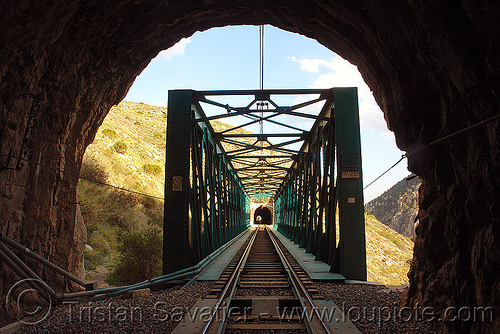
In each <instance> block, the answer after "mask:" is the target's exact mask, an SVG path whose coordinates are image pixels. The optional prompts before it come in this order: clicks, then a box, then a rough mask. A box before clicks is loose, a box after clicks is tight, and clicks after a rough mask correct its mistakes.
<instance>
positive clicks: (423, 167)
mask: <svg viewBox="0 0 500 334" xmlns="http://www.w3.org/2000/svg"><path fill="white" fill-rule="evenodd" d="M260 3H261V1H242V0H235V1H228V0H213V1H198V0H197V1H183V2H171V1H143V0H123V1H119V2H116V1H114V2H112V1H83V0H65V1H63V0H54V1H51V2H41V1H20V2H16V1H2V2H1V3H0V119H1V123H0V154H1V156H0V233H3V234H6V235H8V236H9V237H12V238H14V239H16V240H17V241H19V242H21V243H23V244H25V245H26V246H28V247H30V248H31V249H33V250H34V251H37V252H38V253H40V254H41V255H42V256H44V257H46V258H49V259H50V260H52V261H54V262H55V263H57V264H58V265H60V266H62V267H64V268H67V269H68V270H70V271H72V272H74V273H76V274H78V275H80V276H82V275H83V264H82V257H83V249H84V245H85V238H86V237H85V227H84V225H83V221H82V219H81V215H80V214H79V208H78V205H77V204H76V203H77V202H78V199H77V193H76V185H77V178H76V177H74V176H72V175H71V174H78V173H79V169H80V166H81V161H82V157H83V153H84V151H85V148H86V146H87V145H88V144H89V143H90V142H92V140H93V138H94V135H95V133H96V131H97V129H98V127H99V125H100V124H101V123H102V121H103V119H104V117H105V116H106V113H107V111H108V110H109V108H110V107H111V106H112V105H114V104H117V103H118V102H119V101H121V100H122V99H123V97H124V96H125V95H126V93H127V91H128V89H129V87H130V86H131V84H132V83H133V81H134V79H135V77H136V76H137V75H138V74H139V73H140V72H141V71H142V70H143V69H144V68H145V67H146V66H147V64H148V63H149V61H150V60H151V59H152V58H153V57H154V56H155V55H156V54H157V53H158V52H159V51H161V50H163V49H166V48H168V47H169V46H171V45H173V44H174V43H175V42H177V41H178V40H179V39H181V38H182V37H187V36H190V35H191V34H192V33H194V32H195V31H199V30H205V29H208V28H211V27H215V26H224V25H230V24H257V23H259V22H260V17H261V15H260V14H261V12H262V13H263V17H264V21H265V23H269V24H273V25H275V26H277V27H279V28H282V29H285V30H289V31H292V32H298V33H301V34H303V35H306V36H309V37H312V38H315V39H316V40H318V41H319V42H320V43H322V44H323V45H325V46H326V47H328V48H330V49H331V50H333V51H335V52H337V53H338V54H340V55H341V56H342V57H344V58H346V59H348V60H349V61H351V62H352V63H354V64H355V65H357V66H358V68H359V70H360V72H361V73H362V75H363V77H364V79H365V81H366V82H367V84H368V85H369V86H370V87H371V89H372V90H373V92H374V95H375V98H376V100H377V102H378V103H379V105H380V106H381V108H382V110H384V114H385V119H386V121H387V124H388V127H389V128H390V129H391V130H392V131H394V133H395V135H396V140H397V144H398V146H399V147H400V148H401V149H403V150H406V151H408V152H410V153H412V154H410V155H409V159H408V162H409V167H410V169H411V170H412V171H413V172H415V173H417V174H418V175H419V176H420V177H421V178H422V186H421V189H420V198H419V203H420V210H419V215H418V217H419V225H418V227H417V231H416V234H417V237H416V243H415V253H414V258H413V262H412V266H411V270H410V273H409V278H410V290H409V292H408V294H407V295H406V297H405V302H406V303H408V304H415V303H421V304H422V305H429V306H432V307H435V308H436V309H438V310H443V309H445V308H446V307H449V306H454V307H459V306H469V307H473V306H476V305H479V306H494V307H495V312H496V314H499V312H500V308H499V307H498V305H499V304H500V303H499V298H500V297H499V296H500V241H499V238H500V231H499V221H498V219H499V217H500V209H499V200H498V198H500V197H499V195H500V194H499V189H500V188H499V186H500V184H499V179H500V177H499V175H500V170H499V169H500V168H499V165H500V159H499V154H500V148H499V147H500V145H499V144H500V136H499V132H500V131H499V122H498V121H496V122H490V123H488V124H486V125H484V126H481V127H477V128H475V129H473V130H470V131H468V132H465V133H463V134H461V135H460V136H455V137H453V138H451V139H450V140H446V141H443V142H441V143H440V144H438V145H434V146H432V147H430V148H427V149H424V150H419V151H417V149H418V148H419V147H422V146H423V145H425V144H427V143H430V142H432V141H434V140H436V139H437V138H439V137H442V136H445V135H448V134H450V133H453V132H454V131H457V130H459V129H461V128H464V127H467V126H470V125H472V124H475V123H477V122H479V121H482V120H484V119H486V118H488V117H491V116H494V115H497V114H498V113H499V112H500V111H499V100H498V96H499V90H500V33H499V29H498V26H500V22H499V17H500V10H499V7H498V5H495V2H493V1H491V2H488V1H483V2H472V1H462V2H449V1H415V0H408V1H397V2H390V3H386V2H384V5H383V6H382V5H380V4H379V3H376V2H374V1H369V0H366V1H357V2H356V3H354V2H352V1H342V0H339V1H323V0H316V1H308V0H304V1H284V0H272V1H271V0H269V1H265V2H263V5H262V7H260ZM9 156H13V157H10V158H9ZM16 157H17V158H19V157H21V158H22V159H25V160H19V159H16ZM55 169H61V170H64V171H67V172H69V173H59V172H56V171H55ZM70 173H71V174H70ZM0 275H1V276H2V277H1V281H0V290H2V291H4V292H5V291H6V289H8V287H9V286H10V284H11V283H10V282H11V281H12V280H13V279H14V278H15V277H14V276H13V275H12V274H10V272H9V270H8V269H6V268H5V266H3V267H2V270H1V274H0ZM42 275H43V276H44V277H45V278H46V279H47V280H49V281H50V282H51V283H53V284H55V285H57V286H59V287H60V288H62V289H69V288H70V287H67V286H65V283H64V282H63V281H58V280H56V279H55V278H54V277H53V276H52V274H51V273H49V272H42ZM448 325H449V328H450V329H452V330H456V331H469V330H470V331H474V332H478V333H479V332H486V331H488V330H491V331H493V328H500V321H499V320H498V318H495V320H494V321H493V323H480V322H475V323H474V322H452V323H449V324H448Z"/></svg>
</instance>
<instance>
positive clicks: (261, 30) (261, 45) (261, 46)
mask: <svg viewBox="0 0 500 334" xmlns="http://www.w3.org/2000/svg"><path fill="white" fill-rule="evenodd" d="M262 16H263V15H262V7H261V24H260V27H259V51H260V59H259V60H260V61H259V65H260V73H259V76H260V78H259V79H260V95H261V101H260V102H261V104H260V107H261V112H260V117H261V120H260V122H259V123H260V134H264V122H263V121H262V118H263V117H264V23H263V22H262V21H263V17H262Z"/></svg>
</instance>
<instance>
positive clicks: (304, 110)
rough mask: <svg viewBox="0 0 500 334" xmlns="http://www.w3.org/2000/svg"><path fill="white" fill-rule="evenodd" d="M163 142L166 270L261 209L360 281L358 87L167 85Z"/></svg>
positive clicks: (237, 229)
mask: <svg viewBox="0 0 500 334" xmlns="http://www.w3.org/2000/svg"><path fill="white" fill-rule="evenodd" d="M222 123H224V124H222ZM166 150H167V152H166V153H167V154H166V156H167V158H166V168H165V171H166V172H165V173H166V178H165V215H164V217H165V218H164V252H163V254H164V255H163V257H164V258H163V271H164V274H167V273H171V272H175V271H178V270H181V269H184V268H187V267H190V266H193V265H195V264H196V263H198V262H199V261H201V260H203V259H204V258H206V257H207V256H208V255H209V254H210V253H212V252H213V251H215V250H216V249H218V248H219V247H220V246H222V245H223V244H224V243H226V242H227V241H229V240H230V239H232V238H233V237H235V236H236V235H238V234H239V233H241V232H242V231H244V230H245V229H247V228H249V227H250V225H251V223H252V222H253V221H255V219H254V220H251V217H253V216H254V212H252V211H255V210H254V208H255V207H259V209H261V210H262V208H263V207H266V208H270V211H272V212H271V213H272V223H273V224H274V226H275V228H276V229H278V230H279V231H280V232H281V233H282V234H283V235H285V236H286V237H288V238H290V239H291V240H292V241H294V242H295V243H298V244H299V245H300V246H301V247H303V248H305V249H306V251H307V252H310V253H312V254H314V255H315V258H316V260H321V261H323V262H325V263H327V264H328V265H330V271H331V272H335V273H339V274H341V275H343V276H344V277H345V278H347V279H353V280H366V249H365V230H364V207H363V184H362V171H361V147H360V132H359V108H358V96H357V89H356V88H331V89H303V90H297V89H295V90H227V91H195V90H173V91H170V92H169V99H168V118H167V146H166Z"/></svg>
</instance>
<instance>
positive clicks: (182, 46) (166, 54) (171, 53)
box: [155, 38, 191, 60]
mask: <svg viewBox="0 0 500 334" xmlns="http://www.w3.org/2000/svg"><path fill="white" fill-rule="evenodd" d="M189 43H191V38H183V39H181V40H180V41H178V42H177V43H176V44H175V45H173V46H172V47H170V48H168V49H166V50H163V51H161V52H160V53H159V54H158V55H157V56H156V58H155V59H163V60H170V59H171V58H172V57H175V56H181V55H183V54H184V53H185V52H186V46H187V45H188V44H189Z"/></svg>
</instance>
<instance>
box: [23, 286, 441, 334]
mask: <svg viewBox="0 0 500 334" xmlns="http://www.w3.org/2000/svg"><path fill="white" fill-rule="evenodd" d="M214 284H215V282H206V281H205V282H195V283H193V284H192V285H191V286H189V287H187V288H186V289H184V290H180V286H178V287H172V288H169V289H167V290H163V291H158V292H151V293H149V294H148V295H145V296H141V297H137V298H133V299H121V298H112V299H107V300H102V301H94V302H83V303H79V304H65V305H59V306H57V307H55V308H54V309H53V310H52V312H51V314H50V316H49V317H48V318H47V319H46V320H45V321H43V322H42V323H39V324H36V325H25V326H23V327H22V328H21V331H20V333H61V334H63V333H64V334H66V333H92V334H104V333H170V332H172V330H173V329H174V328H175V327H176V326H177V324H178V323H179V322H180V321H181V320H182V319H183V317H184V315H185V314H186V313H187V311H188V310H189V309H190V308H191V307H192V306H193V305H194V304H195V303H196V301H197V300H198V299H200V298H203V297H204V296H206V295H207V294H208V293H209V291H210V289H211V288H212V287H213V286H214ZM315 284H316V286H317V288H318V290H319V294H320V295H319V298H321V299H326V300H332V301H333V302H334V303H335V304H336V305H337V307H338V308H340V310H341V311H343V312H344V313H345V314H346V315H347V316H349V318H350V319H351V321H352V322H353V323H354V325H355V326H356V327H357V328H358V329H359V330H360V331H361V333H412V334H413V333H436V334H437V333H445V331H444V329H443V327H442V324H443V323H442V322H440V321H438V320H437V319H434V320H433V321H428V320H423V319H416V318H415V316H414V314H413V315H411V316H409V313H408V312H400V310H401V308H399V307H398V301H399V299H400V298H401V295H402V294H403V292H404V290H405V289H406V288H391V287H385V286H382V285H380V286H373V285H362V284H338V283H332V282H315ZM252 294H255V291H253V292H252ZM413 311H414V310H413Z"/></svg>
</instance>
